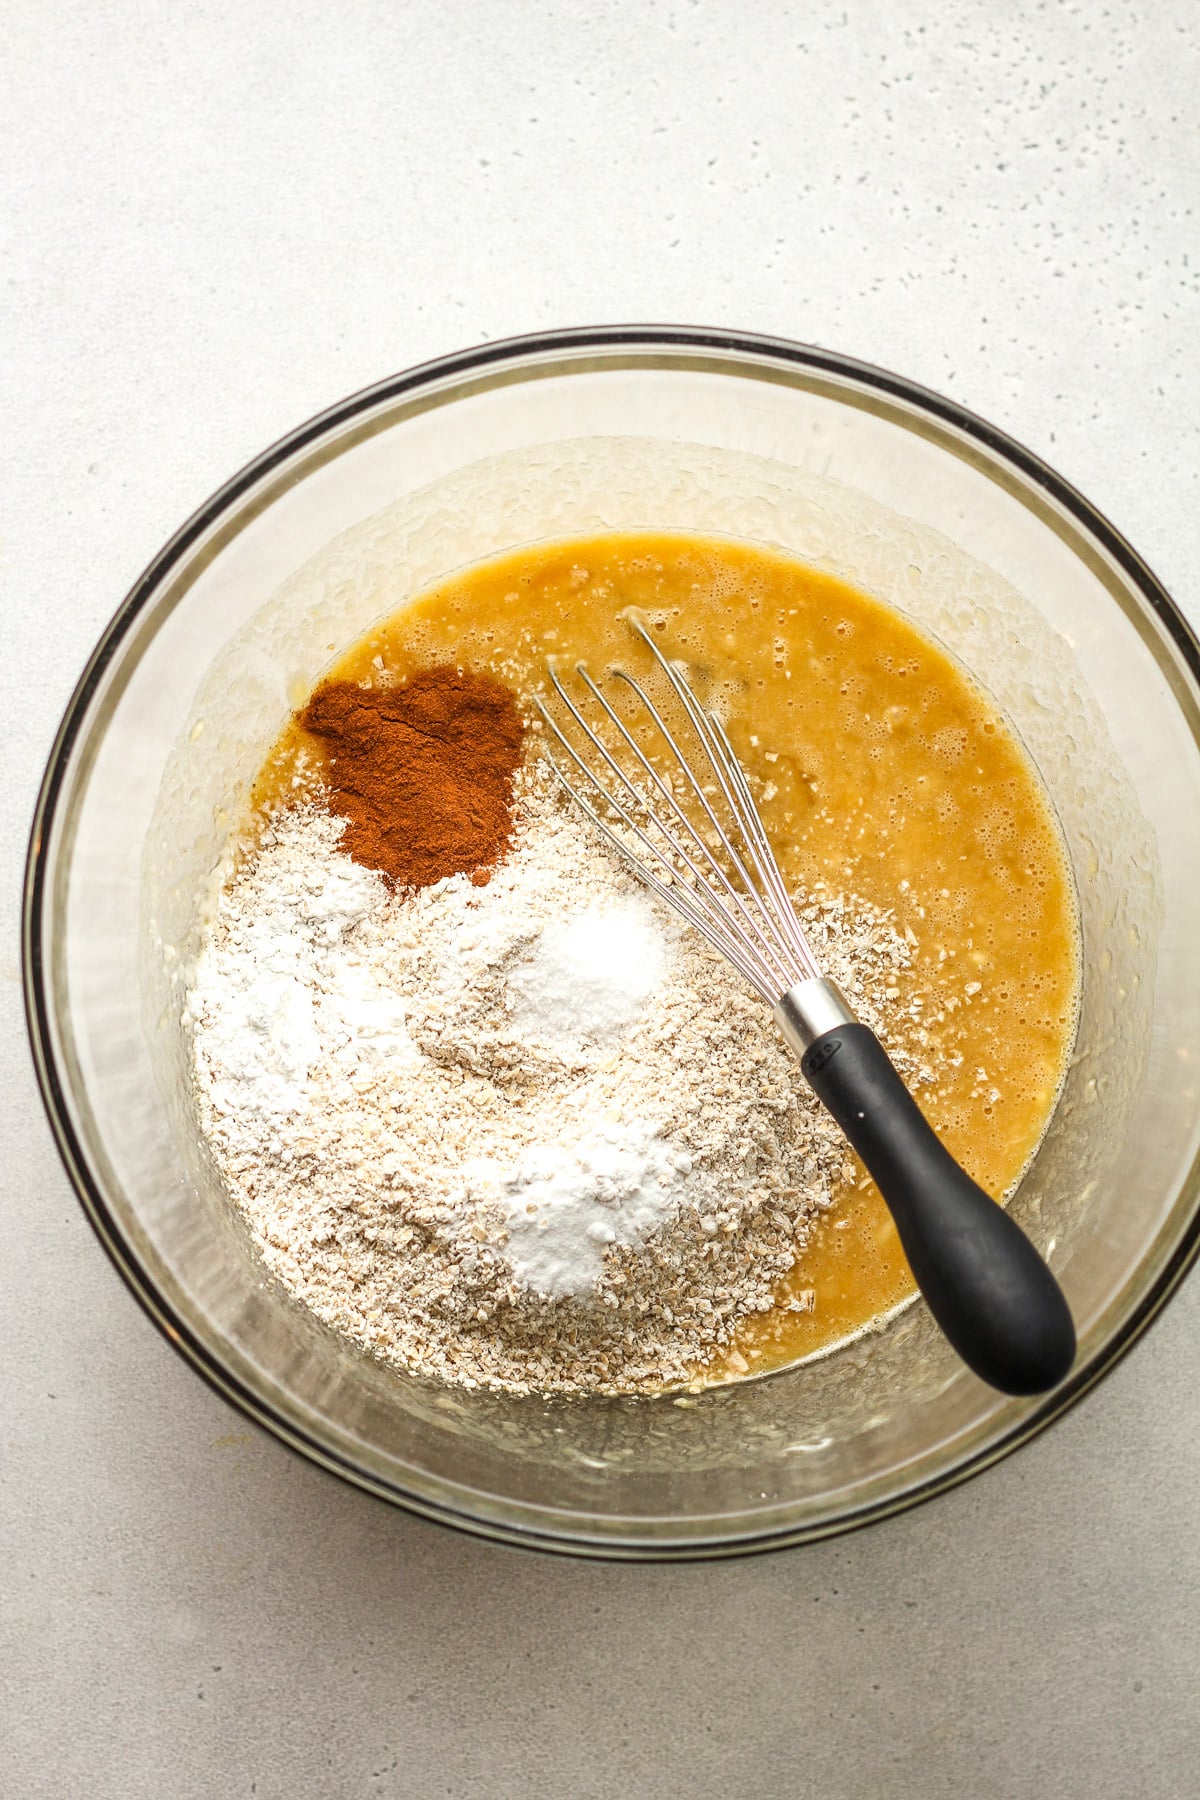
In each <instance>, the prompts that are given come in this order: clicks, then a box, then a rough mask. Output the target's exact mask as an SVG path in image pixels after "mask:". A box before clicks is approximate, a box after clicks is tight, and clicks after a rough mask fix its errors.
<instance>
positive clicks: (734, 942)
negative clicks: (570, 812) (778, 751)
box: [537, 615, 819, 1004]
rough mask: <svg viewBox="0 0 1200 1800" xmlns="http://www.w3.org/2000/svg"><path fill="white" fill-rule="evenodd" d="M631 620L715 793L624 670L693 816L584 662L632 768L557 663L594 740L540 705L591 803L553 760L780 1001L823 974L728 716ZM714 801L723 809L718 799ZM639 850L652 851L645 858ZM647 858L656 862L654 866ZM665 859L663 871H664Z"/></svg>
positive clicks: (683, 908) (621, 843) (700, 924)
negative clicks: (718, 713) (699, 694)
mask: <svg viewBox="0 0 1200 1800" xmlns="http://www.w3.org/2000/svg"><path fill="white" fill-rule="evenodd" d="M629 623H630V625H631V627H632V628H633V630H634V631H635V632H636V634H637V636H638V637H639V638H640V639H641V641H642V642H643V643H644V644H645V645H646V647H647V648H648V649H649V651H650V653H651V655H652V656H653V658H654V660H655V662H656V663H657V664H658V666H659V667H660V668H661V670H662V671H663V673H664V674H665V676H666V678H667V681H668V683H669V684H670V687H671V690H672V691H673V693H674V695H675V698H676V699H677V700H678V702H679V704H680V707H681V708H682V711H683V714H684V716H685V718H686V719H687V720H688V722H689V724H690V726H691V728H692V731H693V734H694V736H695V738H696V740H697V742H698V744H699V747H700V750H701V752H702V754H703V759H704V762H705V763H706V764H707V765H708V768H709V769H710V770H711V772H712V775H713V777H714V779H715V783H716V788H715V790H714V789H712V788H706V786H705V784H704V782H703V781H702V780H701V778H700V776H698V774H697V772H696V768H695V767H694V766H693V763H692V761H691V760H690V759H689V757H688V756H687V755H686V754H685V752H684V751H683V749H681V747H680V744H679V742H678V741H677V739H676V736H675V734H674V732H673V731H672V730H671V728H670V726H669V725H668V723H667V721H666V719H665V718H664V717H663V714H662V712H661V710H660V709H659V707H658V706H657V705H656V704H655V702H654V701H653V700H652V699H651V697H650V695H649V694H648V693H647V692H646V690H645V688H644V686H643V685H642V683H641V682H640V681H638V680H637V679H636V678H635V677H634V676H632V675H630V674H629V673H628V672H627V671H625V670H623V669H615V670H613V674H614V675H615V676H616V677H618V678H619V679H620V680H621V681H622V682H624V683H625V684H626V685H627V686H628V687H629V688H630V689H631V691H632V692H633V694H634V696H635V697H636V699H637V701H638V702H639V704H640V706H641V707H642V708H643V709H644V712H645V715H646V717H647V718H648V719H649V721H650V722H651V724H652V725H653V727H654V729H655V731H656V732H657V733H658V737H659V738H660V739H661V741H662V743H663V745H664V746H665V747H666V750H667V752H668V753H669V755H670V757H671V759H672V761H673V764H674V765H675V766H676V767H677V768H678V771H679V773H680V775H681V777H682V788H683V793H684V799H685V801H687V802H694V803H695V808H696V809H698V813H696V814H695V815H694V814H693V810H692V807H691V805H690V804H684V803H681V800H680V798H679V796H678V795H677V794H676V792H675V785H674V782H673V780H672V779H669V778H664V776H663V775H662V774H661V773H660V771H659V770H658V769H657V768H656V767H655V766H654V763H653V761H652V760H651V758H650V756H649V755H648V754H647V752H646V750H645V749H644V748H643V747H642V745H641V744H639V742H638V740H637V738H636V737H635V736H634V734H633V732H632V731H631V730H630V729H629V726H628V725H627V724H626V723H625V721H624V720H623V719H622V718H621V716H620V714H619V713H618V712H617V710H616V709H615V707H614V706H613V705H612V703H611V701H610V700H609V698H608V697H607V695H606V694H605V693H604V692H603V690H602V689H601V688H600V686H599V685H598V683H597V682H596V681H594V680H593V678H592V676H591V675H590V674H589V672H588V671H587V669H586V668H585V667H584V666H583V665H582V664H580V665H578V666H577V668H576V674H577V676H578V677H579V679H580V681H581V682H582V684H583V686H584V688H585V690H586V692H587V694H588V695H589V697H590V699H591V700H592V701H593V702H594V703H595V705H596V706H597V707H598V708H599V709H600V712H601V714H602V715H603V718H604V719H606V720H607V721H608V723H609V725H610V726H611V727H612V728H613V729H614V730H615V732H616V733H617V735H618V738H619V742H620V744H621V745H623V746H624V749H625V750H626V751H627V752H628V753H629V756H630V757H631V758H632V767H633V770H634V773H633V774H631V773H630V768H629V767H628V766H626V765H625V764H623V762H622V760H621V756H620V753H619V751H618V754H615V755H614V753H613V750H612V749H610V748H609V745H608V744H606V743H605V741H604V739H603V737H602V736H601V735H600V732H599V731H598V730H597V729H596V726H595V725H594V724H593V722H592V720H591V719H589V717H588V716H587V713H586V712H585V711H584V710H583V709H582V707H581V706H580V705H579V704H578V703H577V701H576V700H575V698H574V697H573V696H572V695H571V693H570V692H569V691H568V689H567V687H566V685H565V684H564V682H563V681H562V680H561V679H560V676H559V674H558V672H557V670H556V669H555V668H554V667H553V666H551V667H550V669H549V676H550V683H551V687H552V689H553V692H554V695H555V697H556V698H557V700H558V701H560V702H561V705H562V707H563V708H564V709H565V714H566V716H567V717H568V718H569V719H570V721H572V722H573V724H574V727H575V730H576V732H577V733H578V734H579V736H580V738H581V739H582V744H583V746H584V747H583V748H582V749H581V748H580V746H579V745H578V744H577V743H576V742H575V741H574V740H573V738H572V736H571V735H570V733H569V731H568V729H565V728H564V723H565V722H560V718H559V717H556V716H555V713H554V712H553V711H552V710H551V709H550V707H549V706H548V705H547V704H546V701H545V699H544V698H542V697H539V698H538V701H537V705H538V709H539V711H540V713H541V716H542V718H543V720H544V722H545V723H546V725H547V726H548V727H549V729H550V731H551V733H552V734H553V737H554V739H555V740H556V742H557V744H558V745H559V746H560V748H561V749H562V750H563V751H565V752H566V754H567V756H568V757H569V758H570V760H571V763H572V764H573V765H574V768H575V769H576V770H578V772H579V774H580V775H582V776H583V778H584V779H585V781H586V782H587V784H588V789H589V791H590V794H591V795H592V796H593V798H589V797H588V796H587V795H585V794H584V793H581V792H580V789H579V787H578V785H577V784H576V783H575V782H573V781H572V780H571V779H569V777H568V776H567V775H566V773H565V772H564V770H563V768H562V767H561V765H560V763H559V761H558V759H557V758H556V757H555V756H554V755H553V754H552V753H550V752H547V755H548V760H549V762H550V764H551V767H552V768H553V770H554V773H555V775H556V776H557V778H558V780H559V782H560V783H561V784H562V786H563V787H564V789H565V790H566V792H567V793H568V794H569V795H570V797H571V798H572V799H573V800H574V801H575V802H576V804H577V805H579V806H580V807H581V808H582V809H583V811H584V812H585V813H586V814H587V816H588V817H589V818H590V819H591V821H592V823H593V824H594V825H595V826H597V827H598V829H599V830H600V831H601V832H602V833H603V835H604V837H605V838H606V839H607V840H608V842H610V843H611V844H613V845H614V846H615V847H616V848H617V849H618V850H619V851H620V852H621V854H622V855H623V856H624V857H625V859H626V860H627V861H629V862H630V863H631V864H632V865H633V867H634V869H635V870H636V872H637V873H638V874H639V875H640V876H641V877H642V879H643V880H644V881H645V882H646V883H647V885H648V886H650V887H651V888H652V889H653V891H654V892H656V893H657V894H659V895H660V897H661V898H662V899H663V900H665V901H666V902H667V904H668V905H670V906H672V907H673V908H674V909H675V911H676V912H678V913H680V914H681V915H682V916H683V917H684V918H685V919H686V920H687V921H688V923H689V924H692V925H694V926H695V927H696V929H697V930H698V931H700V932H701V934H702V935H703V936H704V937H705V938H706V940H707V941H708V942H709V943H710V944H712V946H713V948H714V949H716V950H718V951H719V952H720V953H721V954H722V955H723V956H726V957H727V958H728V959H729V961H730V962H731V963H733V965H734V966H735V968H737V969H738V970H739V972H740V973H741V974H742V975H743V976H744V977H745V979H746V980H747V981H749V982H750V984H751V986H752V987H754V988H755V990H756V991H757V992H758V993H759V994H761V995H762V997H763V998H764V999H765V1000H767V1001H768V1002H770V1003H771V1004H774V1002H775V1001H776V1000H778V998H779V997H780V995H781V994H783V993H785V992H786V991H787V990H788V989H789V988H790V987H792V986H793V985H794V984H795V983H796V982H797V981H803V980H808V979H810V978H812V977H815V976H817V975H819V970H818V968H817V964H816V961H815V959H814V957H813V955H812V952H811V950H810V949H809V947H808V943H807V941H806V939H805V937H804V933H803V931H802V929H801V927H800V923H799V921H798V919H797V917H796V913H795V909H794V907H793V906H792V902H791V899H790V896H789V895H788V892H787V888H786V886H785V884H784V880H783V876H782V874H781V873H780V870H779V866H778V864H777V862H776V861H775V857H774V855H773V853H772V851H771V848H770V844H769V842H768V840H767V837H766V833H765V831H764V830H763V827H762V823H761V820H760V819H759V816H758V809H757V807H756V805H755V802H754V798H753V795H752V793H751V791H750V786H749V783H748V781H747V779H746V776H745V773H744V771H743V769H742V767H741V765H740V763H739V762H738V759H737V756H736V754H735V752H734V750H733V748H732V746H731V744H730V742H729V739H728V737H727V735H726V733H725V731H724V729H723V727H722V725H721V723H720V721H719V720H718V719H717V718H716V717H715V715H714V714H712V713H710V712H708V711H707V710H706V709H705V708H704V707H703V706H701V704H700V702H699V701H698V700H697V699H696V696H695V695H694V694H693V692H692V690H691V688H690V687H689V686H688V684H687V682H686V681H685V680H684V678H683V676H682V674H681V672H680V671H679V669H678V668H676V667H675V666H674V665H673V664H672V663H670V662H668V660H667V659H666V657H665V656H664V655H663V654H662V652H661V651H660V649H659V647H658V645H657V644H656V643H655V642H654V640H653V638H652V637H651V636H650V634H649V632H647V631H646V629H645V627H644V625H643V624H642V623H641V621H640V619H638V618H637V617H636V615H629ZM597 759H598V762H599V765H600V767H599V771H598V768H597ZM605 772H606V773H605ZM639 782H640V785H639ZM710 796H712V797H711V798H710ZM714 799H715V800H716V801H717V805H714V804H713V801H714ZM596 802H599V803H600V804H602V805H603V806H604V807H605V808H606V809H607V810H608V811H609V812H610V814H615V815H616V817H617V818H618V819H619V820H620V821H621V823H622V825H623V826H624V827H625V830H626V832H627V833H629V834H631V836H632V840H633V841H632V842H631V841H630V838H629V837H627V836H625V835H623V834H622V833H620V832H618V831H615V830H614V829H613V828H612V825H611V824H610V823H609V822H608V820H606V819H605V818H604V817H603V816H602V814H601V812H600V811H599V810H598V805H597V804H596ZM718 809H719V810H718ZM706 824H707V827H708V831H711V833H712V838H711V840H710V838H709V836H708V832H707V831H706V830H705V825H706ZM652 834H654V835H652ZM635 845H636V846H638V847H640V850H641V851H643V852H645V853H646V854H645V856H643V855H640V854H639V853H638V849H637V848H635ZM718 852H720V854H719V853H718ZM722 856H723V857H724V858H725V859H727V863H728V867H727V866H726V861H723V860H722ZM647 857H649V858H651V859H652V861H649V862H648V861H647V860H646V858H647ZM655 865H657V867H658V868H660V869H661V870H662V871H663V875H661V876H660V875H659V874H658V873H657V871H656V867H655ZM752 871H753V872H752ZM664 876H665V879H664V878H663V877H664ZM731 876H732V878H731Z"/></svg>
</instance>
